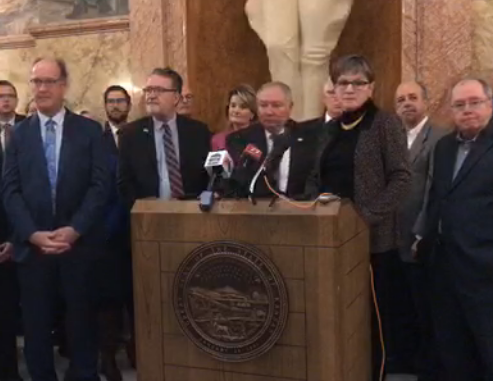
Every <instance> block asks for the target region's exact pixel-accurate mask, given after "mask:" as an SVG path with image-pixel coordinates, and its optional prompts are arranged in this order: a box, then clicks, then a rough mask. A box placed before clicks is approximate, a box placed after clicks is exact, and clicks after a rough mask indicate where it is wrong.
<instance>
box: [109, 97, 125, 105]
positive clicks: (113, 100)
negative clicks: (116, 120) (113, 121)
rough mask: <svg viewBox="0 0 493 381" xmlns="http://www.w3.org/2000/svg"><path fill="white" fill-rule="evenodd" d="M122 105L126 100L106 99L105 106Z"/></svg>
mask: <svg viewBox="0 0 493 381" xmlns="http://www.w3.org/2000/svg"><path fill="white" fill-rule="evenodd" d="M124 103H127V99H126V98H114V99H106V104H107V105H115V104H117V105H120V104H124Z"/></svg>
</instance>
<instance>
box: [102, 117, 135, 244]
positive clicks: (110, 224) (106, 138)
mask: <svg viewBox="0 0 493 381" xmlns="http://www.w3.org/2000/svg"><path fill="white" fill-rule="evenodd" d="M103 143H104V146H105V149H106V150H107V153H108V163H109V169H110V173H111V183H110V184H111V185H110V192H109V198H108V205H107V208H106V220H105V222H106V223H105V227H106V242H107V243H108V244H110V245H113V244H117V245H118V246H120V245H122V244H123V243H126V244H128V243H129V242H125V241H126V238H130V237H129V233H130V215H129V213H128V209H127V208H126V206H125V203H124V202H123V200H122V198H121V196H120V194H119V192H118V187H117V177H118V147H117V145H116V142H115V138H114V136H113V133H112V132H111V130H110V129H109V125H108V124H107V123H106V124H105V129H104V131H103Z"/></svg>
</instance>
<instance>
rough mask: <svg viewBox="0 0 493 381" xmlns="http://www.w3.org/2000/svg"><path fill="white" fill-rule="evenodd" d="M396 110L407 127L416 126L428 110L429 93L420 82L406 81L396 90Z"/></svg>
mask: <svg viewBox="0 0 493 381" xmlns="http://www.w3.org/2000/svg"><path fill="white" fill-rule="evenodd" d="M395 111H396V113H397V115H399V117H400V118H401V120H402V122H403V123H404V125H405V126H406V128H407V129H413V128H414V127H416V126H417V125H418V124H419V123H420V122H421V121H422V120H423V118H425V117H426V113H427V111H428V94H427V90H426V87H425V86H424V85H423V84H421V83H420V82H416V81H411V82H404V83H401V84H400V85H399V87H397V90H396V92H395Z"/></svg>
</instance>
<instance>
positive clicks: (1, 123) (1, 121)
mask: <svg viewBox="0 0 493 381" xmlns="http://www.w3.org/2000/svg"><path fill="white" fill-rule="evenodd" d="M6 124H8V125H10V126H13V125H14V124H15V113H14V115H13V116H12V117H11V118H10V119H9V120H6V121H3V120H0V126H4V125H6Z"/></svg>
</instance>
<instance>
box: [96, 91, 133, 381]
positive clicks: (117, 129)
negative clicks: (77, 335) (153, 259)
mask: <svg viewBox="0 0 493 381" xmlns="http://www.w3.org/2000/svg"><path fill="white" fill-rule="evenodd" d="M103 97H104V107H105V111H106V116H107V121H106V123H105V125H104V131H103V139H104V144H105V147H106V149H107V152H108V154H109V161H110V168H111V171H112V178H113V182H112V187H111V194H110V198H109V203H108V209H107V215H106V234H105V238H106V241H105V250H104V255H102V256H101V258H100V260H99V261H98V264H97V267H96V277H97V280H96V282H97V284H98V290H99V293H98V322H99V349H100V372H101V374H103V375H104V376H105V377H106V379H107V380H108V381H120V380H121V379H122V374H121V372H120V370H119V369H118V366H117V363H116V359H115V357H116V352H117V350H118V345H119V343H120V340H121V338H122V330H123V307H125V309H126V311H127V312H128V316H129V322H130V340H129V341H128V343H127V354H128V357H129V360H130V362H131V364H132V365H133V366H135V354H134V353H135V350H134V342H135V340H134V339H133V338H134V335H133V322H134V319H133V316H134V314H133V297H132V262H131V251H130V239H129V236H130V226H129V216H128V211H127V210H126V208H125V207H124V204H123V203H122V202H121V199H120V197H119V195H118V191H117V187H116V178H117V167H118V145H119V141H118V140H119V136H120V133H121V131H122V128H123V126H124V125H125V124H126V123H127V118H128V114H129V112H130V109H131V107H132V103H131V99H130V95H129V94H128V92H127V90H125V89H124V88H123V87H122V86H117V85H114V86H110V87H108V88H107V89H106V91H105V92H104V96H103Z"/></svg>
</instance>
